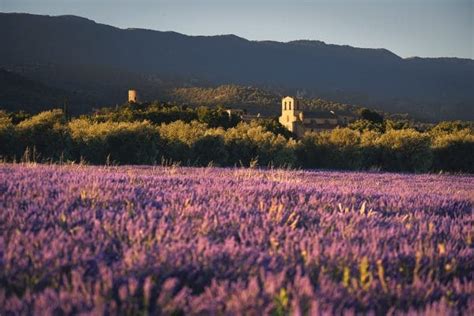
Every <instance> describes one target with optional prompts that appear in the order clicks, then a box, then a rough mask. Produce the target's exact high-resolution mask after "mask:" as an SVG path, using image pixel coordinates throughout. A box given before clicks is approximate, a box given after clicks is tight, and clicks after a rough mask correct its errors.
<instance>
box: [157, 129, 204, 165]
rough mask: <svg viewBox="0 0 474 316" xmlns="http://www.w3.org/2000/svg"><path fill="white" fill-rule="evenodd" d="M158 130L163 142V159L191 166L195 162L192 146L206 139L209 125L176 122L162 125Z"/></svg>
mask: <svg viewBox="0 0 474 316" xmlns="http://www.w3.org/2000/svg"><path fill="white" fill-rule="evenodd" d="M158 130H159V132H160V136H161V138H162V140H163V146H164V147H163V157H164V158H166V159H170V160H172V161H176V162H178V161H179V162H182V163H184V164H188V165H189V164H191V163H192V162H193V161H195V159H194V157H193V153H192V150H191V146H192V145H193V144H194V143H195V142H196V141H197V140H198V139H200V138H202V137H204V135H205V134H206V131H207V125H206V124H203V123H199V122H197V121H192V122H191V123H185V122H183V121H176V122H173V123H169V124H162V125H161V126H160V127H159V128H158Z"/></svg>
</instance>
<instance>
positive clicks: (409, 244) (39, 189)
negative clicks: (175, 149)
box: [0, 165, 474, 315]
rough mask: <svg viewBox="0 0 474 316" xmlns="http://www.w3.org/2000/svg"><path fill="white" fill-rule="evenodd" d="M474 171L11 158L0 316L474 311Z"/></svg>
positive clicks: (4, 193)
mask: <svg viewBox="0 0 474 316" xmlns="http://www.w3.org/2000/svg"><path fill="white" fill-rule="evenodd" d="M473 190H474V178H473V177H470V176H441V175H398V174H377V173H373V174H369V173H341V172H307V171H281V170H250V169H218V168H205V169H193V168H162V167H157V168H152V167H109V168H101V167H81V166H68V167H65V166H27V165H26V166H21V165H0V232H1V234H0V314H2V315H4V314H8V313H9V312H13V313H14V314H31V313H41V314H49V313H66V314H70V313H79V312H85V313H94V314H102V313H104V312H106V313H111V314H116V313H131V314H137V313H152V314H173V313H174V314H249V315H260V314H263V313H264V314H268V313H273V314H276V315H284V314H297V315H298V314H300V315H301V314H306V315H317V314H325V313H328V314H329V313H341V312H344V313H349V314H350V313H356V312H368V311H371V312H374V313H387V312H395V313H398V312H403V313H405V312H408V313H427V314H433V315H434V314H437V315H438V314H450V313H458V312H462V313H465V314H471V315H473V314H474V296H473V293H474V280H473V272H474V243H473V238H474V235H473V220H474V215H473V212H472V211H473V202H474V198H473V195H472V193H473Z"/></svg>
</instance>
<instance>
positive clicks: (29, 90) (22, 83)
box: [0, 69, 67, 112]
mask: <svg viewBox="0 0 474 316" xmlns="http://www.w3.org/2000/svg"><path fill="white" fill-rule="evenodd" d="M0 87H1V88H0V108H3V109H6V110H9V111H16V110H28V111H30V112H39V111H41V110H43V109H44V108H45V107H51V106H53V107H62V106H63V105H64V102H65V100H66V98H67V94H66V93H65V92H64V91H61V90H59V89H55V88H51V87H48V86H46V85H44V84H42V83H39V82H36V81H33V80H30V79H26V78H24V77H22V76H20V75H18V74H15V73H12V72H9V71H6V70H4V69H0Z"/></svg>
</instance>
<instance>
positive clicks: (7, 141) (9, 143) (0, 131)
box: [0, 111, 16, 160]
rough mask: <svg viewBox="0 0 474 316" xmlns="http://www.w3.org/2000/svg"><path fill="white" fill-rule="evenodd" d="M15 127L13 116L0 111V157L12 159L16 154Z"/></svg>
mask: <svg viewBox="0 0 474 316" xmlns="http://www.w3.org/2000/svg"><path fill="white" fill-rule="evenodd" d="M15 135H16V134H15V128H14V125H13V124H12V120H11V118H10V117H9V116H8V115H7V113H5V112H4V111H0V158H1V159H2V160H6V159H11V158H12V157H13V156H14V155H15V152H16V150H15V146H16V142H15Z"/></svg>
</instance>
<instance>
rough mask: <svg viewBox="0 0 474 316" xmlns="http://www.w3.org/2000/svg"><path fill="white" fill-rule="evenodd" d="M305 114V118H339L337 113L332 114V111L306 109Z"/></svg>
mask: <svg viewBox="0 0 474 316" xmlns="http://www.w3.org/2000/svg"><path fill="white" fill-rule="evenodd" d="M303 116H304V118H323V119H325V118H334V119H335V118H337V116H336V115H334V114H332V113H331V112H329V111H318V112H316V111H311V112H306V111H303Z"/></svg>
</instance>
